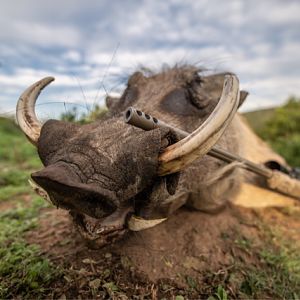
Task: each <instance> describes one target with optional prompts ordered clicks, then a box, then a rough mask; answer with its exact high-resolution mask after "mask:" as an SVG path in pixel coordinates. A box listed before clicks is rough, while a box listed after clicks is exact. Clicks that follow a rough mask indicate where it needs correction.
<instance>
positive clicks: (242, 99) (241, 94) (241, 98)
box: [239, 91, 249, 107]
mask: <svg viewBox="0 0 300 300" xmlns="http://www.w3.org/2000/svg"><path fill="white" fill-rule="evenodd" d="M248 95H249V93H248V92H247V91H241V92H240V103H239V107H241V106H242V105H243V103H244V101H245V100H246V98H247V96H248Z"/></svg>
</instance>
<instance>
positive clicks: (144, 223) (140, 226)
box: [128, 215, 167, 231]
mask: <svg viewBox="0 0 300 300" xmlns="http://www.w3.org/2000/svg"><path fill="white" fill-rule="evenodd" d="M166 220H167V218H163V219H154V220H146V219H142V218H140V217H137V216H135V215H132V216H131V217H130V219H129V221H128V228H129V229H130V230H131V231H141V230H145V229H148V228H151V227H154V226H156V225H158V224H160V223H162V222H164V221H166Z"/></svg>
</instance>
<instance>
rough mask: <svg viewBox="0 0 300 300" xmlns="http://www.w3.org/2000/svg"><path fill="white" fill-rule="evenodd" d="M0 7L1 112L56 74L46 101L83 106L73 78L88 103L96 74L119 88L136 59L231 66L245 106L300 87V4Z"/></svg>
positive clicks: (32, 3)
mask: <svg viewBox="0 0 300 300" xmlns="http://www.w3.org/2000/svg"><path fill="white" fill-rule="evenodd" d="M0 9H1V21H0V89H1V95H0V107H1V108H2V110H10V109H13V107H14V106H15V103H16V99H17V97H18V94H19V93H20V92H21V91H22V89H24V88H25V87H26V86H28V85H29V84H32V83H33V82H35V81H36V80H38V79H40V78H41V77H44V76H48V75H52V76H55V77H56V82H55V83H54V84H53V85H51V87H49V89H48V90H47V91H46V92H45V98H46V96H49V97H50V98H51V99H54V98H57V97H60V98H63V99H65V98H68V99H74V101H76V102H82V103H84V101H83V99H82V93H81V88H80V87H79V85H81V86H82V89H83V90H84V91H85V94H86V95H87V96H86V97H87V98H88V100H87V101H92V100H90V99H94V98H95V96H93V95H94V94H97V91H98V89H99V86H100V93H102V94H103V88H102V87H101V81H102V80H103V81H104V84H105V86H106V87H107V89H108V90H111V88H113V87H114V86H117V87H118V89H120V88H122V87H123V85H122V82H118V80H116V79H120V77H124V75H126V74H128V75H129V74H130V73H132V72H133V71H134V70H135V69H136V68H137V67H138V66H139V65H144V66H147V67H150V68H154V69H156V70H157V69H159V67H160V66H161V65H162V64H163V63H168V64H170V65H172V64H174V63H176V62H178V61H179V62H190V63H197V64H198V65H199V66H201V65H203V66H205V67H207V68H208V69H210V70H216V71H222V70H230V71H234V72H236V73H237V74H238V75H239V77H240V80H241V86H242V87H244V88H247V89H249V90H250V92H251V93H252V95H251V96H250V97H249V100H248V101H247V103H246V104H245V105H244V109H254V108H255V107H261V106H270V105H276V104H279V103H282V102H283V101H284V100H285V99H286V98H287V96H288V95H289V94H300V91H299V86H300V84H299V83H300V32H299V28H300V18H299V15H300V2H299V1H293V0H287V1H279V0H278V1H276V0H274V1H259V0H253V1H242V0H229V1H225V2H224V1H223V2H222V1H218V0H202V1H192V0H187V1H180V0H169V1H164V2H157V1H150V0H148V1H147V0H144V1H137V0H132V1H126V0H124V1H108V0H106V1H105V0H104V1H96V0H91V1H89V2H84V1H79V0H66V1H63V2H61V1H58V0H53V1H50V2H44V1H43V2H38V1H36V0H27V1H21V2H20V1H17V0H11V1H7V2H3V3H1V8H0ZM118 45H119V47H118V49H117V52H116V54H115V55H114V52H115V50H116V48H117V46H118ZM118 77H119V78H118ZM123 83H124V82H123ZM43 97H44V96H43ZM101 97H102V98H103V95H101ZM251 99H252V100H251Z"/></svg>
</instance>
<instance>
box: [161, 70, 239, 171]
mask: <svg viewBox="0 0 300 300" xmlns="http://www.w3.org/2000/svg"><path fill="white" fill-rule="evenodd" d="M239 95H240V93H239V81H238V78H237V77H236V76H235V75H226V76H225V80H224V85H223V92H222V96H221V99H220V101H219V103H218V104H217V106H216V107H215V109H214V111H213V112H212V113H211V115H210V116H209V117H208V119H207V120H206V121H205V122H204V123H203V124H202V125H201V126H200V127H199V128H198V129H196V130H195V131H194V132H192V133H191V134H190V135H188V136H187V137H185V138H184V139H182V140H180V141H179V142H177V143H175V144H173V145H171V146H169V147H167V148H166V149H165V150H164V152H163V153H162V154H161V155H160V156H159V164H160V165H159V169H158V174H159V175H161V176H163V175H167V174H171V173H175V172H178V171H180V170H181V169H183V168H185V167H186V166H187V165H189V164H191V163H192V162H193V161H194V160H196V159H198V158H201V157H203V156H204V155H205V154H206V153H207V152H208V151H209V150H210V149H211V148H212V147H213V146H214V145H215V143H216V142H217V141H218V140H219V138H220V137H221V136H222V134H223V132H224V131H225V129H226V127H227V126H228V125H229V124H230V122H231V120H232V118H233V117H234V115H235V113H236V110H237V108H238V105H239Z"/></svg>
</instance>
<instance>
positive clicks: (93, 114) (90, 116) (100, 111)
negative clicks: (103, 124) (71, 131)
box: [60, 105, 107, 124]
mask: <svg viewBox="0 0 300 300" xmlns="http://www.w3.org/2000/svg"><path fill="white" fill-rule="evenodd" d="M106 113H107V108H106V107H102V106H99V105H95V106H94V108H93V110H91V111H90V112H89V113H87V114H79V113H78V110H77V108H76V107H75V106H74V107H72V108H71V109H70V110H68V111H66V112H65V113H62V114H61V116H60V119H61V120H63V121H67V122H77V123H80V124H86V123H91V122H94V121H96V120H99V119H101V118H102V117H103V116H104V115H105V114H106Z"/></svg>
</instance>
